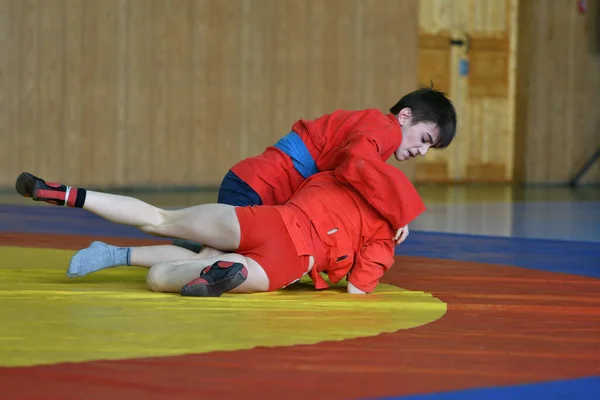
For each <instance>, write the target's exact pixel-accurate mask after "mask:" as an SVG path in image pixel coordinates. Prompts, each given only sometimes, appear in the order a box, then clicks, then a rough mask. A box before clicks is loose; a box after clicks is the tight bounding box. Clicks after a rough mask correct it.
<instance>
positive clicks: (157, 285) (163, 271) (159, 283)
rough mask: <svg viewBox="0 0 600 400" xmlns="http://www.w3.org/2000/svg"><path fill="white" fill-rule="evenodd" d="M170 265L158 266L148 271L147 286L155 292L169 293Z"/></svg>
mask: <svg viewBox="0 0 600 400" xmlns="http://www.w3.org/2000/svg"><path fill="white" fill-rule="evenodd" d="M169 270H170V268H169V265H168V264H157V265H154V266H153V267H151V268H150V270H148V275H146V284H147V285H148V287H149V288H150V290H152V291H153V292H167V291H168V289H169Z"/></svg>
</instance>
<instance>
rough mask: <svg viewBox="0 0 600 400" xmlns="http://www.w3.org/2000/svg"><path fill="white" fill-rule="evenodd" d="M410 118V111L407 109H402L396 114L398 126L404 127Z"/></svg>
mask: <svg viewBox="0 0 600 400" xmlns="http://www.w3.org/2000/svg"><path fill="white" fill-rule="evenodd" d="M410 117H412V110H411V109H410V108H408V107H404V108H403V109H402V110H400V112H399V113H398V122H400V126H404V125H405V124H406V123H407V122H408V121H409V120H410Z"/></svg>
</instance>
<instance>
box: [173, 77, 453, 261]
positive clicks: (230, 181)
mask: <svg viewBox="0 0 600 400" xmlns="http://www.w3.org/2000/svg"><path fill="white" fill-rule="evenodd" d="M455 134H456V111H455V109H454V106H453V105H452V103H451V101H450V100H448V99H447V98H446V96H445V95H444V94H443V93H441V92H439V91H437V90H434V89H430V88H422V89H419V90H416V91H413V92H411V93H409V94H407V95H405V96H404V97H402V98H401V99H400V101H398V103H396V104H395V105H394V106H393V107H391V108H390V110H389V113H388V114H384V113H382V112H381V111H379V110H376V109H367V110H360V111H346V110H339V111H335V112H333V113H331V114H326V115H323V116H321V117H320V118H317V119H315V120H299V121H297V122H296V123H295V124H294V125H293V126H292V131H291V132H290V133H289V134H288V135H286V136H284V137H283V138H281V139H280V140H279V141H278V142H277V143H275V144H274V145H273V146H269V147H267V149H266V150H265V151H264V152H263V153H262V154H260V155H258V156H255V157H250V158H247V159H245V160H242V161H241V162H239V163H237V164H236V165H234V166H233V167H232V168H231V169H230V171H229V172H228V173H227V175H226V176H225V178H224V179H223V182H222V183H221V187H220V190H219V197H218V200H217V201H218V202H219V203H223V204H231V205H236V206H247V205H277V204H284V203H285V202H286V201H287V200H288V199H289V198H290V197H291V196H292V194H293V193H295V191H296V190H297V189H298V187H299V186H300V185H301V184H302V182H304V180H305V179H307V178H308V177H309V176H311V175H313V174H315V173H317V172H318V171H334V172H335V175H336V177H337V178H338V179H339V180H340V181H341V182H345V183H348V184H350V185H352V186H353V187H354V188H355V189H356V190H358V191H359V192H360V193H361V194H362V195H363V196H365V195H366V196H368V197H369V199H370V202H371V203H372V204H373V206H374V207H375V208H376V209H377V210H378V211H379V212H382V213H383V214H384V216H385V217H386V218H388V219H389V221H390V222H391V223H392V225H393V226H394V227H395V228H396V229H397V230H398V236H399V234H400V230H403V236H402V237H401V238H400V237H399V238H398V239H399V241H402V240H404V238H405V237H406V235H407V234H408V227H405V226H404V225H399V222H398V217H397V216H395V215H393V211H391V212H388V211H386V210H385V207H384V205H385V204H386V203H387V202H388V201H389V199H390V198H398V196H399V195H400V193H398V191H397V188H396V187H395V185H393V184H390V185H386V186H384V187H377V188H375V187H374V186H373V185H372V184H371V182H369V181H367V180H365V179H364V178H365V170H367V169H368V170H369V171H368V173H369V175H371V176H374V177H376V178H377V177H379V178H384V177H385V175H386V174H387V173H388V172H389V171H390V170H391V169H394V167H393V166H391V165H389V164H387V163H386V162H387V160H388V159H389V158H390V157H391V156H392V154H393V155H394V156H395V158H396V159H397V160H398V161H405V160H408V159H410V158H411V157H417V156H419V155H420V156H424V155H425V154H426V153H427V151H428V150H429V149H430V148H431V147H434V148H445V147H447V146H448V145H450V143H451V142H452V140H453V139H454V136H455ZM384 179H385V178H384ZM376 181H377V180H376ZM390 183H391V182H390ZM173 243H174V244H175V245H178V246H181V247H184V248H187V249H189V250H196V251H197V250H199V247H198V245H197V244H196V245H195V244H193V243H191V242H189V241H181V240H175V241H174V242H173Z"/></svg>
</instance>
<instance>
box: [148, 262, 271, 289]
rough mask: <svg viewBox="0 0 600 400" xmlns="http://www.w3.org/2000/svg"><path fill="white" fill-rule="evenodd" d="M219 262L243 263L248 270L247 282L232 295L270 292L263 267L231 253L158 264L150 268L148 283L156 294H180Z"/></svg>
mask: <svg viewBox="0 0 600 400" xmlns="http://www.w3.org/2000/svg"><path fill="white" fill-rule="evenodd" d="M217 261H232V262H237V263H241V264H243V265H244V266H246V268H247V270H248V277H247V279H246V281H245V282H244V283H243V284H241V285H240V286H238V287H236V288H235V289H233V290H231V291H230V293H255V292H266V291H268V290H269V278H268V277H267V274H266V273H265V271H264V270H263V269H262V267H261V266H260V265H259V264H258V263H257V262H256V261H254V260H252V259H251V258H248V257H244V256H242V255H240V254H235V253H230V254H223V255H221V256H217V257H211V258H203V259H196V260H184V261H174V262H170V263H164V264H158V265H155V266H153V267H152V268H150V271H148V276H147V277H146V282H147V283H148V286H149V287H150V289H151V290H153V291H155V292H170V293H179V292H180V291H181V288H183V287H184V286H185V285H187V284H188V283H189V282H190V281H192V280H194V279H196V278H198V277H199V276H200V273H201V272H202V271H203V270H204V269H205V268H206V267H208V266H209V265H213V264H214V263H215V262H217Z"/></svg>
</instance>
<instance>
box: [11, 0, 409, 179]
mask: <svg viewBox="0 0 600 400" xmlns="http://www.w3.org/2000/svg"><path fill="white" fill-rule="evenodd" d="M417 6H418V3H417V1H416V0H401V1H396V0H348V1H344V0H335V1H332V2H322V1H317V0H310V1H306V2H297V1H293V0H282V1H278V0H232V1H228V2H223V1H219V0H177V1H175V0H172V1H163V0H156V1H146V0H106V1H102V2H89V1H85V0H49V1H41V0H0V23H2V25H1V26H0V60H1V61H0V73H1V74H2V75H1V77H0V78H1V82H0V84H1V88H2V91H1V92H0V104H1V105H6V107H2V110H1V111H0V132H1V133H2V135H3V141H2V150H1V153H0V154H1V155H2V156H3V157H2V158H1V159H0V167H1V168H0V170H1V172H0V186H3V187H11V186H12V185H13V184H14V178H15V176H16V174H18V172H20V171H22V170H29V171H31V172H34V173H38V174H40V175H42V176H44V177H47V178H48V179H51V180H63V181H66V182H68V183H69V184H73V185H87V186H89V187H97V186H103V187H107V186H115V185H118V186H130V185H138V186H140V185H142V186H144V185H152V186H162V185H215V184H218V183H220V181H221V179H222V176H223V174H224V173H225V172H226V171H227V169H228V168H229V167H230V166H231V165H232V164H234V163H235V162H237V161H238V160H240V159H242V158H244V157H248V156H251V155H255V154H257V153H260V152H261V151H262V150H263V149H264V148H265V147H266V146H268V145H271V144H273V143H274V142H275V141H276V140H277V139H278V138H279V137H281V136H282V135H284V134H286V133H287V132H288V131H289V129H290V127H291V125H292V124H293V123H294V122H295V121H296V120H297V119H300V118H314V117H318V116H320V115H322V114H324V113H327V112H330V111H333V110H335V109H338V108H355V109H359V108H367V107H375V108H380V109H382V110H383V111H386V110H387V109H388V108H389V107H390V105H392V104H393V103H395V102H396V101H397V100H398V99H399V98H400V96H402V95H403V94H404V93H405V92H407V91H409V90H412V89H414V88H415V87H416V86H417V79H416V76H417V72H416V71H417V70H416V51H417V50H416V49H417V37H416V30H417V26H416V24H417V22H416V16H417V13H418V9H417ZM411 15H412V16H413V18H411V17H410V16H411ZM400 18H401V19H402V20H404V22H403V23H402V24H398V20H399V19H400ZM411 21H412V22H411ZM413 53H414V54H413ZM42 150H43V151H42ZM400 168H401V169H404V170H405V171H408V172H407V173H409V175H410V173H413V174H414V165H411V164H409V163H406V164H403V165H400ZM411 171H412V172H411Z"/></svg>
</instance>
